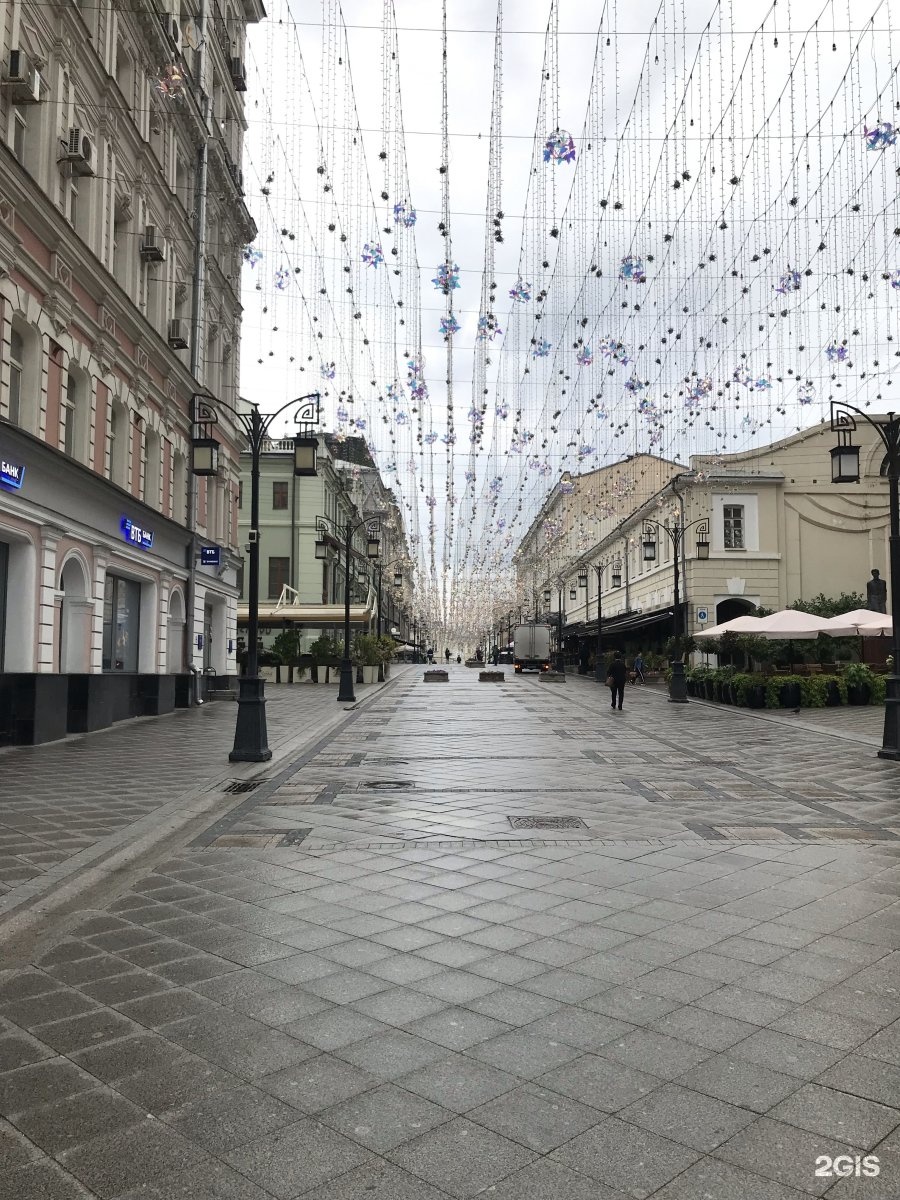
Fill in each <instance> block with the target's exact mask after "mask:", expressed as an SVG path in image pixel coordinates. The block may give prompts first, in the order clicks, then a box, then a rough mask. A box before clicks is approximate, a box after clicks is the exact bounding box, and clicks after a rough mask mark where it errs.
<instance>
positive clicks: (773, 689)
mask: <svg viewBox="0 0 900 1200" xmlns="http://www.w3.org/2000/svg"><path fill="white" fill-rule="evenodd" d="M805 678H807V677H806V676H802V675H770V676H769V678H768V679H767V681H766V708H799V707H800V704H801V701H802V699H803V692H802V690H801V686H800V685H801V684H802V683H803V680H804V679H805Z"/></svg>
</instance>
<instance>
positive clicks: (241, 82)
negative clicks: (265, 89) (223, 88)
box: [231, 58, 247, 92]
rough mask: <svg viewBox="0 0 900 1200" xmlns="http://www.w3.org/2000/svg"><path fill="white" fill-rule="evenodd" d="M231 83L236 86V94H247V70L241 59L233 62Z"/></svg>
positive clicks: (235, 59) (234, 59)
mask: <svg viewBox="0 0 900 1200" xmlns="http://www.w3.org/2000/svg"><path fill="white" fill-rule="evenodd" d="M231 82H232V83H233V84H234V90H235V91H236V92H246V90H247V68H246V67H245V66H244V64H243V63H242V62H241V60H240V59H239V58H233V59H232V60H231Z"/></svg>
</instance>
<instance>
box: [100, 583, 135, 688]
mask: <svg viewBox="0 0 900 1200" xmlns="http://www.w3.org/2000/svg"><path fill="white" fill-rule="evenodd" d="M140 631H141V585H140V584H139V583H135V582H134V580H132V579H122V578H120V577H119V576H118V575H107V577H106V587H105V591H104V595H103V670H104V671H137V669H138V642H139V639H140Z"/></svg>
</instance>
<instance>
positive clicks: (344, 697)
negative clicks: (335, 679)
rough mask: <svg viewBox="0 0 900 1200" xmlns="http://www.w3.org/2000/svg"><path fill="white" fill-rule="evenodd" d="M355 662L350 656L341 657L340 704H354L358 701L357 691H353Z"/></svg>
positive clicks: (338, 695) (338, 696)
mask: <svg viewBox="0 0 900 1200" xmlns="http://www.w3.org/2000/svg"><path fill="white" fill-rule="evenodd" d="M354 674H355V671H354V670H353V663H352V662H351V661H350V659H349V658H342V659H341V682H340V684H339V686H338V694H337V698H338V704H353V703H355V702H356V693H355V692H354V691H353V676H354Z"/></svg>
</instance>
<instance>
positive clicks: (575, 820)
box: [506, 817, 587, 829]
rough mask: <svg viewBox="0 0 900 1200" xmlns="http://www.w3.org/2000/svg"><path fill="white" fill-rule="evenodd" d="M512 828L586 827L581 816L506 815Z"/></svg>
mask: <svg viewBox="0 0 900 1200" xmlns="http://www.w3.org/2000/svg"><path fill="white" fill-rule="evenodd" d="M506 819H507V821H509V823H510V825H512V827H513V829H587V825H586V824H585V822H584V821H582V819H581V817H507V818H506Z"/></svg>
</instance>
